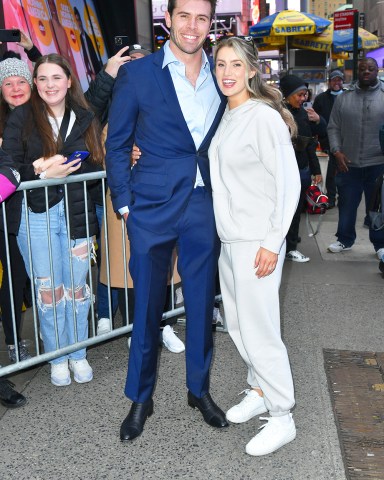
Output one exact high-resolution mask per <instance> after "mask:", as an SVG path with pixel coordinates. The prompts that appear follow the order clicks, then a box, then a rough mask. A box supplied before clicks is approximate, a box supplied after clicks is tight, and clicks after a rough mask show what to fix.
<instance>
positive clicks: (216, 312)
mask: <svg viewBox="0 0 384 480" xmlns="http://www.w3.org/2000/svg"><path fill="white" fill-rule="evenodd" d="M212 323H213V324H214V325H218V326H220V327H222V326H223V325H224V320H223V317H222V316H221V313H220V308H218V307H213V319H212Z"/></svg>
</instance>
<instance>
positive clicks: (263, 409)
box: [225, 405, 268, 423]
mask: <svg viewBox="0 0 384 480" xmlns="http://www.w3.org/2000/svg"><path fill="white" fill-rule="evenodd" d="M266 412H268V410H267V407H266V406H265V405H264V406H261V407H260V408H259V409H257V410H254V411H253V412H252V414H249V415H247V416H246V417H242V418H241V419H239V418H238V417H236V416H235V415H236V414H235V415H232V414H231V409H230V410H228V412H227V413H226V415H225V416H226V418H227V420H228V421H229V422H231V423H244V422H248V420H251V418H253V417H256V416H257V415H261V414H263V413H266Z"/></svg>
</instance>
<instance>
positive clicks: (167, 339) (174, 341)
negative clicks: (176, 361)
mask: <svg viewBox="0 0 384 480" xmlns="http://www.w3.org/2000/svg"><path fill="white" fill-rule="evenodd" d="M175 333H176V332H175V331H174V330H173V328H172V327H171V326H170V325H166V326H165V327H164V328H163V345H164V346H165V347H166V348H168V350H169V351H170V352H172V353H181V352H184V350H185V346H184V343H183V342H182V341H181V340H180V338H178V337H177V336H176V335H175Z"/></svg>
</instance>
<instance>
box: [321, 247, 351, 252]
mask: <svg viewBox="0 0 384 480" xmlns="http://www.w3.org/2000/svg"><path fill="white" fill-rule="evenodd" d="M327 250H328V252H331V253H341V252H347V251H348V250H352V247H345V248H343V249H342V250H336V249H334V250H332V249H331V248H330V247H328V249H327Z"/></svg>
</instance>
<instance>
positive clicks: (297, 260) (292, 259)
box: [285, 257, 310, 263]
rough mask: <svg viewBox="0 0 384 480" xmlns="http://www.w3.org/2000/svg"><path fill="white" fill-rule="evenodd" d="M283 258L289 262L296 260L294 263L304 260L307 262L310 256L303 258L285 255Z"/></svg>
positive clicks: (303, 261)
mask: <svg viewBox="0 0 384 480" xmlns="http://www.w3.org/2000/svg"><path fill="white" fill-rule="evenodd" d="M285 260H289V261H290V262H296V263H306V262H309V260H310V258H309V257H305V258H293V257H285Z"/></svg>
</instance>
